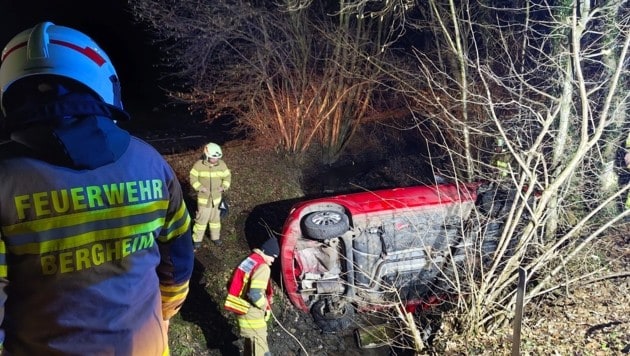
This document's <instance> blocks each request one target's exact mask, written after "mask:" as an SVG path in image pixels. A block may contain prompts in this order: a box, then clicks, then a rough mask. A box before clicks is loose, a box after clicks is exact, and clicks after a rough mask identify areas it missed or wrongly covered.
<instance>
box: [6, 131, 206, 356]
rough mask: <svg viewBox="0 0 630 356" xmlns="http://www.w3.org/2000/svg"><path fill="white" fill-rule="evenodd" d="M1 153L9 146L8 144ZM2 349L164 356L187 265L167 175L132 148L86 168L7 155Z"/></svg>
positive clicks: (183, 225) (155, 160)
mask: <svg viewBox="0 0 630 356" xmlns="http://www.w3.org/2000/svg"><path fill="white" fill-rule="evenodd" d="M7 146H8V145H7ZM1 152H2V154H1V156H0V182H1V183H0V322H1V325H2V326H1V328H0V341H3V342H4V349H5V351H6V352H7V353H9V354H12V355H60V354H66V355H69V354H72V355H151V356H153V355H165V354H168V343H167V339H166V337H167V335H166V327H165V324H164V322H163V320H168V319H169V318H170V317H171V316H173V315H174V314H175V313H176V312H177V311H178V310H179V308H180V307H181V305H182V303H183V301H184V299H185V297H186V295H187V293H188V281H189V279H190V276H191V274H192V267H193V262H194V255H193V249H192V239H191V236H190V228H189V227H190V216H189V214H188V211H187V209H186V206H185V204H184V199H183V196H182V191H181V188H180V185H179V183H178V181H177V178H176V176H175V174H174V172H173V170H172V169H171V167H170V166H169V165H168V164H167V163H166V162H165V161H164V159H163V157H162V156H161V155H160V154H159V153H158V152H157V151H156V150H155V149H154V148H153V147H151V146H150V145H148V144H146V143H145V142H143V141H141V140H139V139H136V138H131V141H130V142H129V146H128V148H127V149H126V151H124V153H122V155H121V156H120V158H118V159H117V160H115V161H113V162H112V163H108V164H106V165H103V166H101V167H98V168H95V169H91V170H87V169H84V170H77V169H71V168H67V167H63V166H57V165H52V164H49V163H47V162H45V161H42V160H38V159H34V158H32V157H31V156H30V154H29V152H28V151H24V150H20V149H15V150H10V152H7V150H6V149H5V147H3V148H2V151H1Z"/></svg>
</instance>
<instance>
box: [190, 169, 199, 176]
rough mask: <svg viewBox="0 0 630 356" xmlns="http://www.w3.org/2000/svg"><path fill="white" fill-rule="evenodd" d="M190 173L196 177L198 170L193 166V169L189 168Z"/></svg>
mask: <svg viewBox="0 0 630 356" xmlns="http://www.w3.org/2000/svg"><path fill="white" fill-rule="evenodd" d="M190 175H191V176H195V177H198V176H199V171H198V170H196V169H194V168H193V169H191V170H190Z"/></svg>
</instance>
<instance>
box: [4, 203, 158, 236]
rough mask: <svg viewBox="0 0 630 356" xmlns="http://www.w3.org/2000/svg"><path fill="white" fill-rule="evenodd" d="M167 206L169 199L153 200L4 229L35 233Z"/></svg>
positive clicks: (10, 232) (39, 220)
mask: <svg viewBox="0 0 630 356" xmlns="http://www.w3.org/2000/svg"><path fill="white" fill-rule="evenodd" d="M167 206H168V201H166V200H159V201H151V202H147V203H142V204H135V205H128V206H120V207H115V208H108V209H101V210H95V211H86V212H81V213H75V214H68V215H60V216H54V217H50V218H44V219H38V220H35V221H27V222H23V223H18V224H14V225H7V226H5V227H4V231H5V235H7V236H12V235H19V234H24V233H34V232H40V231H47V230H51V229H58V228H64V227H70V226H75V225H81V224H86V223H91V222H94V221H99V220H109V219H116V218H123V217H129V216H134V215H142V214H148V213H151V212H154V211H158V210H163V209H166V207H167Z"/></svg>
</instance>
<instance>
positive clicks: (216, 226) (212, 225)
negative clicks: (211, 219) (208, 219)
mask: <svg viewBox="0 0 630 356" xmlns="http://www.w3.org/2000/svg"><path fill="white" fill-rule="evenodd" d="M208 227H210V228H211V229H220V228H221V223H209V224H208Z"/></svg>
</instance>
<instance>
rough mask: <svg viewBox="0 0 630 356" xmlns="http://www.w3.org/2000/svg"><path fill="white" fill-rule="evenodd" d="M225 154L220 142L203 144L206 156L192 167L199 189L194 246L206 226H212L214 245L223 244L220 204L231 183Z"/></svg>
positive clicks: (192, 179) (194, 226)
mask: <svg viewBox="0 0 630 356" xmlns="http://www.w3.org/2000/svg"><path fill="white" fill-rule="evenodd" d="M222 157H223V151H222V150H221V146H219V145H217V144H216V143H214V142H210V143H208V144H207V145H205V146H204V149H203V158H202V159H200V160H198V161H197V162H195V164H194V165H193V167H192V169H191V170H190V185H191V186H192V187H193V189H194V190H195V191H196V192H197V214H196V217H195V224H194V225H193V243H194V247H195V250H197V249H198V248H199V247H201V242H202V241H203V236H204V234H205V233H206V229H208V230H210V240H211V241H212V242H213V243H214V244H215V245H220V244H221V212H220V210H219V206H220V204H221V200H222V199H223V193H224V192H225V191H227V190H228V189H229V188H230V184H231V183H232V174H231V173H230V170H229V169H228V167H227V165H226V164H225V162H224V161H223V160H222V159H221V158H222Z"/></svg>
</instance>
